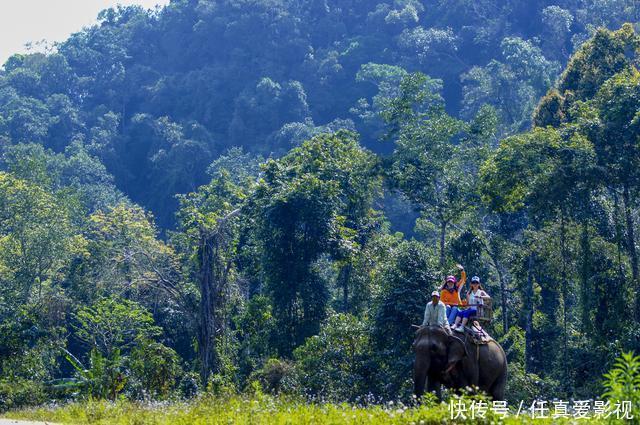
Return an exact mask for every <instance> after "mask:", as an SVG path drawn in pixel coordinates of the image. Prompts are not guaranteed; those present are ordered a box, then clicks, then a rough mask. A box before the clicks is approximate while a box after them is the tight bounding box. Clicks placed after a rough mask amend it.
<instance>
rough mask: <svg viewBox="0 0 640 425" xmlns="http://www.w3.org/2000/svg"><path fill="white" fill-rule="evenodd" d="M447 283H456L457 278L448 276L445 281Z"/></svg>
mask: <svg viewBox="0 0 640 425" xmlns="http://www.w3.org/2000/svg"><path fill="white" fill-rule="evenodd" d="M445 282H453V283H456V277H455V276H447V279H446V280H445Z"/></svg>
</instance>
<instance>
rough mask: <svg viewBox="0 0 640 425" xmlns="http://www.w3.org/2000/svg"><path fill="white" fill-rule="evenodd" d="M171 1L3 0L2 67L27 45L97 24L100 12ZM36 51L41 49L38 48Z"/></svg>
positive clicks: (0, 16)
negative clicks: (117, 7) (116, 6)
mask: <svg viewBox="0 0 640 425" xmlns="http://www.w3.org/2000/svg"><path fill="white" fill-rule="evenodd" d="M167 3H169V0H0V65H1V64H3V63H4V62H5V61H6V60H7V58H8V57H9V56H11V55H12V54H14V53H23V52H26V49H25V47H24V45H25V44H26V43H28V42H38V41H40V40H43V39H44V40H47V41H48V42H55V41H62V40H64V39H66V38H67V37H68V36H69V35H70V34H71V33H74V32H77V31H79V30H81V29H82V28H83V27H85V26H87V25H91V24H92V23H94V22H95V21H96V17H97V16H98V12H100V11H101V10H102V9H106V8H108V7H112V6H115V5H118V4H121V5H131V4H139V5H141V6H143V7H145V8H153V7H154V6H155V5H156V4H159V5H165V4H167ZM36 50H42V49H38V48H36Z"/></svg>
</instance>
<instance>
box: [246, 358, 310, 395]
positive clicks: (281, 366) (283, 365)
mask: <svg viewBox="0 0 640 425" xmlns="http://www.w3.org/2000/svg"><path fill="white" fill-rule="evenodd" d="M252 378H253V379H252V380H257V381H258V382H259V383H260V385H261V387H262V388H263V389H265V390H266V391H267V392H269V393H271V394H279V393H287V394H288V393H293V392H295V391H296V390H297V389H298V385H299V383H298V382H297V378H298V377H297V375H296V370H295V365H294V364H292V363H291V362H289V361H287V360H281V359H269V360H267V362H266V363H265V365H264V366H263V367H262V369H260V370H258V371H257V372H255V373H254V374H253V375H252Z"/></svg>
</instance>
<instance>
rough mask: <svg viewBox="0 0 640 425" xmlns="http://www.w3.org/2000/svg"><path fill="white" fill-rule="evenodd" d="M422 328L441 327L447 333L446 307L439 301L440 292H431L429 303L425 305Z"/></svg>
mask: <svg viewBox="0 0 640 425" xmlns="http://www.w3.org/2000/svg"><path fill="white" fill-rule="evenodd" d="M424 326H442V327H444V328H445V329H446V330H447V331H449V321H448V320H447V307H446V306H445V305H444V303H443V302H442V301H440V292H438V291H433V292H432V293H431V301H429V302H428V303H427V307H426V308H425V309H424V319H423V320H422V327H424Z"/></svg>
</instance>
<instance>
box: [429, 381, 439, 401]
mask: <svg viewBox="0 0 640 425" xmlns="http://www.w3.org/2000/svg"><path fill="white" fill-rule="evenodd" d="M427 391H429V392H430V393H433V392H435V393H436V397H438V400H439V401H442V384H440V381H438V380H436V379H432V378H429V381H428V386H427Z"/></svg>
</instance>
